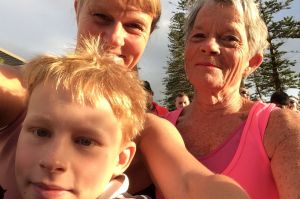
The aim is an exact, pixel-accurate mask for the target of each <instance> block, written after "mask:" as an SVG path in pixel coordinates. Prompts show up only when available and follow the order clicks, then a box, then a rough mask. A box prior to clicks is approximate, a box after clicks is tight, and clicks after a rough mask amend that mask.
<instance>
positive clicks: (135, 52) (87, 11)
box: [75, 0, 153, 68]
mask: <svg viewBox="0 0 300 199" xmlns="http://www.w3.org/2000/svg"><path fill="white" fill-rule="evenodd" d="M76 2H77V1H75V7H77V3H76ZM121 2H122V1H121V0H109V1H108V0H88V1H86V3H84V4H83V6H82V7H81V9H77V8H76V10H77V24H78V35H77V41H78V43H77V44H79V42H80V40H81V39H82V38H83V37H89V36H98V35H101V37H102V39H103V40H104V42H105V44H106V47H107V48H108V49H109V53H111V54H112V55H113V56H115V58H116V59H117V60H118V61H121V62H122V63H123V64H124V65H126V66H127V67H129V68H133V67H134V66H135V65H136V64H137V62H138V60H139V59H140V57H141V55H142V53H143V51H144V49H145V47H146V44H147V42H148V39H149V36H150V29H151V23H152V20H153V17H152V16H150V15H149V14H147V13H144V12H142V11H141V10H139V9H137V8H135V7H134V6H132V5H126V6H124V5H123V3H121Z"/></svg>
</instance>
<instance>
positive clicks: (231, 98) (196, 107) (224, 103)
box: [190, 92, 244, 113]
mask: <svg viewBox="0 0 300 199" xmlns="http://www.w3.org/2000/svg"><path fill="white" fill-rule="evenodd" d="M243 101H244V100H243V98H242V97H241V96H240V94H239V92H233V93H230V94H229V93H227V94H224V93H218V94H215V95H205V94H203V93H197V92H196V93H195V95H194V99H193V102H192V103H191V107H190V108H192V109H193V110H191V111H192V112H194V111H195V112H198V111H199V112H203V113H207V112H210V113H212V112H218V113H221V112H224V113H231V112H236V111H238V110H240V109H241V107H242V105H243Z"/></svg>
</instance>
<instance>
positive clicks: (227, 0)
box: [185, 0, 268, 56]
mask: <svg viewBox="0 0 300 199" xmlns="http://www.w3.org/2000/svg"><path fill="white" fill-rule="evenodd" d="M194 1H195V2H194V3H189V5H190V6H191V10H190V13H189V15H188V17H187V20H186V24H185V31H186V40H187V39H188V36H189V34H190V33H191V31H192V29H193V26H194V23H195V20H196V17H197V14H198V12H199V10H200V9H201V8H202V7H203V6H204V4H205V3H206V2H209V1H213V2H214V3H216V4H221V5H223V6H234V7H235V8H236V9H238V10H240V9H239V8H242V9H243V15H244V22H245V30H246V32H247V38H248V45H249V52H250V55H251V56H253V55H254V54H255V53H257V52H263V51H264V50H265V49H266V48H267V47H268V41H267V38H268V30H267V27H266V24H265V22H264V21H263V19H262V18H261V17H260V15H259V9H258V5H257V4H256V3H255V2H254V1H253V0H194ZM191 2H192V1H191Z"/></svg>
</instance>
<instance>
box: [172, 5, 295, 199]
mask: <svg viewBox="0 0 300 199" xmlns="http://www.w3.org/2000/svg"><path fill="white" fill-rule="evenodd" d="M266 47H267V29H266V26H265V24H264V22H263V20H262V19H261V18H260V16H259V12H258V9H257V7H256V5H255V3H254V1H253V0H198V1H196V2H195V5H194V6H193V10H192V11H191V13H190V15H189V17H188V20H187V33H186V48H185V70H186V75H187V77H188V79H189V81H190V82H191V84H192V85H193V86H194V89H195V96H194V100H193V102H192V103H191V104H190V105H189V106H187V107H185V108H184V109H181V110H177V111H175V112H172V113H170V114H169V115H168V119H169V120H170V121H171V122H172V123H173V124H175V125H176V127H177V129H178V130H179V132H180V133H181V135H182V137H183V139H184V141H185V144H186V147H187V149H188V150H189V151H190V152H191V153H192V154H193V155H194V156H195V157H196V158H197V159H198V160H199V161H200V162H201V163H203V164H204V165H205V166H207V168H209V169H210V170H211V171H213V172H215V173H220V174H224V175H227V176H229V177H231V178H233V179H235V180H236V181H237V182H238V183H239V184H240V185H241V186H242V187H243V188H244V189H245V190H246V191H247V192H248V194H249V195H250V197H251V198H254V199H262V198H273V199H274V198H279V197H280V198H300V192H299V187H300V181H299V179H300V122H299V121H300V118H299V116H298V115H297V114H295V113H293V112H291V111H287V110H279V109H278V108H275V105H274V104H263V103H261V102H252V101H250V100H248V99H246V98H243V97H241V95H240V94H239V85H240V82H241V80H242V78H245V77H247V76H248V75H249V74H251V73H252V72H253V71H255V69H257V67H259V65H260V64H261V62H262V60H263V50H264V49H265V48H266Z"/></svg>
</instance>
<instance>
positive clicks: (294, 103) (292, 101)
mask: <svg viewBox="0 0 300 199" xmlns="http://www.w3.org/2000/svg"><path fill="white" fill-rule="evenodd" d="M289 99H290V104H289V109H291V110H293V111H296V112H298V113H299V110H298V103H299V99H298V98H297V97H295V96H290V97H289Z"/></svg>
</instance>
